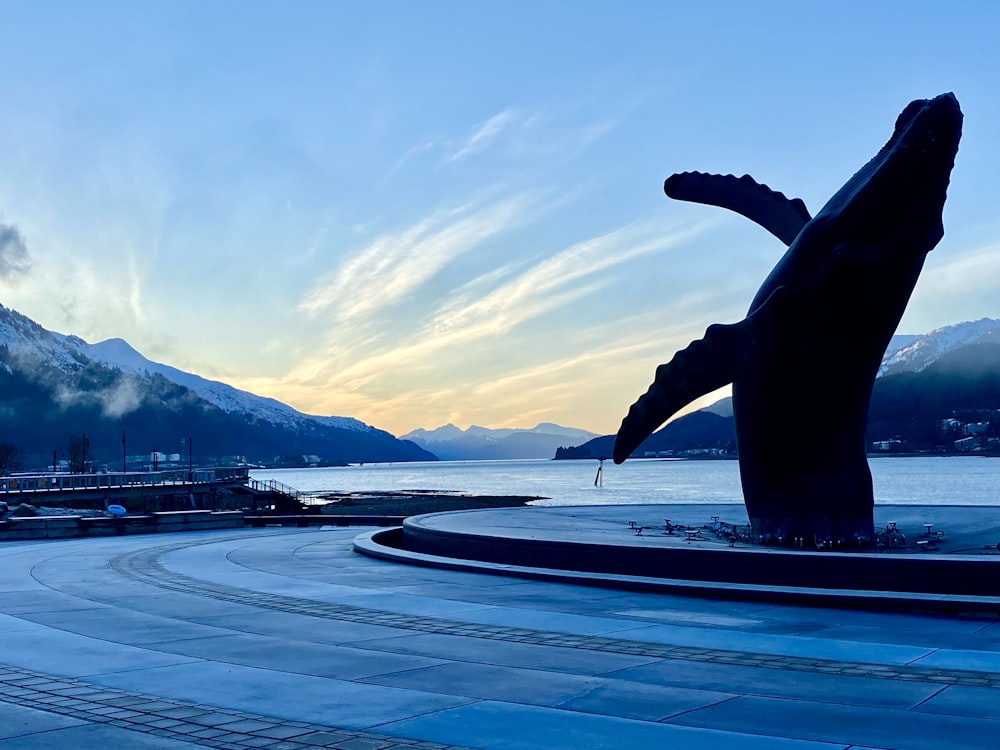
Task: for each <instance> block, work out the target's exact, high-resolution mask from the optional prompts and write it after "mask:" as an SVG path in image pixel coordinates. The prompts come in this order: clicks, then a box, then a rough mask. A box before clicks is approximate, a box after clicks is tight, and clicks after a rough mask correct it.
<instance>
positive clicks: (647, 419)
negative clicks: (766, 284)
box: [612, 287, 787, 464]
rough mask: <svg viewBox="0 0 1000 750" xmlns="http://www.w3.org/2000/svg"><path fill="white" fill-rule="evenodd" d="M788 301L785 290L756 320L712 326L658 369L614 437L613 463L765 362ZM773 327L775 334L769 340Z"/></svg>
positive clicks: (760, 309)
mask: <svg viewBox="0 0 1000 750" xmlns="http://www.w3.org/2000/svg"><path fill="white" fill-rule="evenodd" d="M786 296H787V295H786V291H785V287H779V288H778V289H776V290H775V291H774V292H773V293H772V294H771V296H770V297H768V298H767V300H765V302H764V304H762V305H761V306H760V307H758V308H757V309H756V310H754V312H753V314H752V315H749V316H748V317H746V318H744V319H743V320H741V321H740V322H739V323H733V324H730V325H722V324H718V323H717V324H715V325H710V326H709V327H708V329H707V330H706V331H705V335H704V337H703V338H700V339H698V340H697V341H692V342H691V343H690V344H688V345H687V347H686V348H684V349H682V350H680V351H679V352H677V353H676V354H675V355H674V356H673V358H672V359H671V360H670V361H669V362H667V363H666V364H663V365H660V366H659V367H657V368H656V376H655V378H654V379H653V384H652V385H651V386H649V389H648V390H647V391H646V392H645V393H644V394H643V395H642V396H640V397H639V399H638V400H637V401H636V402H635V403H634V404H632V406H631V407H630V408H629V410H628V414H627V415H626V416H625V419H623V420H622V424H621V427H620V428H619V429H618V434H617V436H616V437H615V447H614V453H613V455H612V457H613V458H614V462H615V463H616V464H620V463H622V462H624V461H625V459H627V458H628V457H629V456H631V455H632V453H633V451H635V449H636V448H638V447H639V445H640V443H642V441H643V440H645V439H646V438H648V437H649V436H650V435H652V434H653V432H654V431H655V430H656V429H657V428H658V427H659V426H660V425H661V424H663V423H664V422H666V421H667V420H668V419H670V417H672V416H673V415H674V414H675V413H676V412H677V411H678V410H679V409H681V408H683V407H684V406H686V405H687V404H689V403H691V402H692V401H694V400H695V399H696V398H698V397H699V396H704V395H705V394H706V393H711V392H712V391H714V390H715V389H717V388H721V387H722V386H724V385H727V384H728V383H732V382H733V381H734V380H739V379H740V378H741V377H742V376H743V375H744V373H746V371H747V369H748V368H749V367H750V363H751V362H752V361H755V360H756V361H761V360H762V359H766V351H763V349H766V348H767V346H768V342H769V341H771V340H773V339H774V333H773V325H774V322H775V318H780V316H781V310H782V308H783V307H785V305H784V303H783V300H784V299H785V298H786ZM769 326H771V327H772V333H771V334H770V335H768V336H766V337H765V335H764V333H765V331H767V330H768V327H769Z"/></svg>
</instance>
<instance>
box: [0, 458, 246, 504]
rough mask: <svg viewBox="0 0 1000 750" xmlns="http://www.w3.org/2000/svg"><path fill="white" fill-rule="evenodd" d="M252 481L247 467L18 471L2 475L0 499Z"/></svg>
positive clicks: (0, 478) (0, 479)
mask: <svg viewBox="0 0 1000 750" xmlns="http://www.w3.org/2000/svg"><path fill="white" fill-rule="evenodd" d="M251 481H256V480H251V479H250V470H249V469H247V468H244V467H239V466H234V467H224V468H215V469H193V470H188V469H168V470H166V471H126V472H121V471H119V472H103V473H99V474H59V473H56V474H16V475H14V476H6V477H0V498H2V497H3V496H4V495H11V494H18V495H21V494H23V493H26V492H27V493H36V492H37V493H45V492H71V491H73V490H102V489H123V488H127V487H158V486H170V485H177V486H180V485H204V484H217V483H227V482H232V483H241V484H246V483H248V482H251Z"/></svg>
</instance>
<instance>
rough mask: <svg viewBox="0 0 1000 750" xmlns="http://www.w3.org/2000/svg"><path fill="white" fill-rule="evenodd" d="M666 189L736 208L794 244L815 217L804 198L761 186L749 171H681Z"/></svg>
mask: <svg viewBox="0 0 1000 750" xmlns="http://www.w3.org/2000/svg"><path fill="white" fill-rule="evenodd" d="M663 192H665V193H666V194H667V196H668V197H670V198H673V199H674V200H679V201H690V202H692V203H704V204H706V205H709V206H719V207H720V208H727V209H729V210H730V211H735V212H736V213H738V214H740V215H741V216H745V217H746V218H748V219H750V221H752V222H754V223H755V224H759V225H760V226H762V227H763V228H764V229H766V230H767V231H768V232H770V233H771V234H773V235H774V236H775V237H777V238H778V239H779V240H781V241H782V242H784V243H785V245H786V246H787V245H791V244H792V243H793V242H794V241H795V238H796V237H798V236H799V232H801V231H802V227H804V226H805V225H806V224H807V223H809V221H810V220H811V219H812V217H811V216H810V215H809V209H807V208H806V204H805V203H803V202H802V199H801V198H792V199H790V198H787V197H785V194H784V193H779V192H777V191H776V190H771V188H769V187H768V186H767V185H761V184H760V183H759V182H757V181H756V180H754V178H753V177H751V176H750V175H748V174H745V175H743V176H742V177H734V176H733V175H731V174H727V175H720V174H705V173H704V172H681V173H679V174H675V175H671V176H670V177H668V178H667V180H666V182H664V183H663Z"/></svg>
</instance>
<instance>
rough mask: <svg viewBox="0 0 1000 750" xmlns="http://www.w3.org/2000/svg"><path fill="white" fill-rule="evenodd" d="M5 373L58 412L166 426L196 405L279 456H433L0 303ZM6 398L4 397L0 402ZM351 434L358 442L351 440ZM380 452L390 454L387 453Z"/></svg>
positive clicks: (344, 420) (367, 428) (0, 360)
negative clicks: (141, 417) (94, 411)
mask: <svg viewBox="0 0 1000 750" xmlns="http://www.w3.org/2000/svg"><path fill="white" fill-rule="evenodd" d="M0 374H6V375H7V376H10V377H11V378H15V377H17V378H19V380H18V381H17V383H14V382H13V381H12V383H11V384H8V388H9V389H13V390H16V388H14V386H16V385H18V384H20V386H23V388H27V389H29V390H30V389H31V388H33V389H34V390H33V391H32V393H33V398H34V399H35V400H36V401H37V400H39V399H51V401H52V403H53V404H54V405H55V406H56V407H58V408H60V409H66V408H68V407H72V406H76V407H84V406H90V407H95V408H96V407H99V416H100V418H102V419H111V420H114V419H117V420H123V419H127V418H128V416H129V415H130V414H132V413H133V412H135V411H137V410H139V409H145V410H146V412H148V411H149V410H153V411H154V412H155V411H156V410H157V408H159V411H160V412H161V416H160V417H158V419H161V420H162V419H165V418H166V417H164V416H163V413H167V412H172V413H176V412H178V411H179V410H180V409H182V408H183V409H188V410H189V411H190V409H192V408H193V405H194V404H196V403H197V405H198V406H197V410H198V412H199V413H202V414H205V413H208V412H212V413H213V415H214V416H213V417H212V419H213V420H214V422H213V424H214V425H215V427H214V428H213V429H214V430H215V431H216V432H218V431H220V430H221V431H224V432H227V433H232V434H233V436H234V437H233V442H238V441H236V438H235V435H236V434H237V433H240V431H241V430H246V429H247V428H248V427H252V429H253V430H256V431H257V432H258V437H260V439H255V440H251V441H250V442H256V443H261V442H262V441H263V437H266V438H267V440H266V441H263V442H267V443H268V444H269V445H273V446H274V450H275V451H276V452H278V453H280V452H287V453H292V454H294V453H297V452H300V450H299V449H304V448H306V447H309V446H312V450H308V451H306V450H302V451H301V452H304V453H305V452H307V453H310V454H316V455H320V456H324V455H326V456H327V457H329V458H331V459H332V458H334V456H333V455H331V451H333V450H334V448H333V446H334V444H335V445H336V450H337V451H338V452H337V454H336V456H335V457H336V458H337V459H343V460H348V461H350V460H363V461H377V460H392V461H405V460H428V459H433V458H434V457H433V456H432V455H429V454H428V453H426V452H425V451H423V450H422V449H419V448H418V447H417V446H414V445H412V444H410V443H404V442H401V441H399V440H397V439H396V438H394V437H392V436H391V435H389V433H386V432H384V431H383V430H379V429H377V428H375V427H372V426H371V425H367V424H365V423H364V422H361V421H359V420H357V419H353V418H351V417H336V416H314V415H310V414H304V413H302V412H300V411H298V410H296V409H293V408H292V407H290V406H288V405H287V404H283V403H281V402H280V401H277V400H275V399H272V398H265V397H263V396H257V395H255V394H252V393H248V392H246V391H241V390H239V389H237V388H234V387H233V386H230V385H227V384H225V383H221V382H219V381H214V380H208V379H207V378H203V377H201V376H199V375H194V374H192V373H189V372H184V371H183V370H179V369H177V368H175V367H171V366H169V365H165V364H162V363H159V362H153V361H152V360H150V359H147V358H146V357H144V356H143V355H142V354H140V353H139V352H138V351H136V350H135V349H134V348H132V346H130V345H129V344H128V343H127V342H125V341H124V340H122V339H117V338H116V339H108V340H107V341H102V342H99V343H96V344H90V343H87V342H86V341H84V340H83V339H81V338H79V337H77V336H71V335H65V334H61V333H55V332H52V331H48V330H46V329H45V328H43V327H42V326H40V325H38V324H37V323H35V322H34V321H32V320H31V319H29V318H27V317H25V316H24V315H21V314H20V313H18V312H15V311H13V310H10V309H8V308H6V307H4V306H3V305H0ZM29 386H30V388H29ZM185 394H186V395H185ZM8 396H9V394H6V393H0V402H2V401H5V400H6V398H5V397H8ZM179 404H183V406H181V405H179ZM21 406H22V407H24V408H27V407H26V405H24V404H22V405H21ZM37 406H38V405H37V404H34V407H37ZM0 407H5V408H0V415H4V416H6V413H11V414H14V416H15V417H16V411H17V410H16V409H14V408H13V407H12V406H9V405H8V406H5V404H2V403H0ZM34 407H33V408H34ZM22 411H23V408H22ZM191 418H192V417H189V419H188V421H190V419H191ZM148 419H149V414H146V420H147V421H148ZM227 419H228V421H226V420H227ZM3 426H4V425H2V424H0V427H3ZM352 434H353V435H354V436H355V437H354V438H351V437H350V435H352ZM282 435H284V438H283V437H282ZM261 436H263V437H261ZM283 441H284V442H287V443H288V444H289V445H288V449H287V451H285V450H283V447H284V446H283ZM352 441H353V442H354V443H355V444H356V445H355V447H358V446H361V445H362V444H363V445H364V449H363V450H360V449H359V450H354V449H352V448H351V446H350V444H351V443H352ZM379 446H381V447H382V448H384V449H385V450H384V451H382V453H380V448H379ZM267 458H270V457H267Z"/></svg>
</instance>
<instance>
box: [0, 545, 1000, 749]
mask: <svg viewBox="0 0 1000 750" xmlns="http://www.w3.org/2000/svg"><path fill="white" fill-rule="evenodd" d="M360 531H362V530H361V529H345V528H335V529H322V530H309V529H280V530H277V529H259V530H245V531H237V532H234V531H220V532H206V533H192V534H184V535H174V536H166V537H165V536H141V537H139V536H136V537H123V538H115V539H109V538H104V539H82V540H78V541H66V542H42V543H7V544H5V545H3V546H2V547H0V716H2V717H3V718H2V721H0V750H11V749H12V748H63V747H96V746H99V745H101V744H102V743H103V744H104V745H105V746H108V747H135V748H144V747H150V748H190V747H195V746H197V747H216V748H252V747H265V748H283V749H286V750H292V749H303V748H311V747H334V748H341V749H342V750H382V749H383V748H428V749H430V748H444V747H468V748H504V749H506V748H511V749H514V748H542V747H544V748H557V749H558V748H574V749H576V748H579V747H587V748H588V749H592V748H631V747H647V746H648V747H684V748H803V749H804V748H848V747H857V748H862V747H864V748H914V749H916V748H928V749H929V748H935V749H936V748H941V747H949V748H990V749H991V750H992V748H995V747H996V746H997V742H998V737H1000V622H998V621H995V620H975V619H946V618H928V617H921V616H918V615H904V614H896V615H891V614H875V613H866V612H857V611H847V610H833V609H820V608H801V607H792V606H778V605H768V604H760V603H735V602H725V601H710V600H701V599H695V598H685V597H679V596H672V595H667V594H650V593H630V592H622V591H612V590H604V589H596V588H587V587H581V586H575V585H570V584H562V583H549V582H540V581H522V580H517V579H512V578H497V577H492V576H488V575H483V574H478V573H467V572H458V571H448V570H433V569H427V568H411V567H407V566H401V565H398V564H394V563H390V562H385V561H381V560H375V559H370V558H365V557H362V556H359V555H356V554H354V553H353V552H352V551H351V541H352V539H353V537H354V536H356V535H357V534H358V533H359V532H360Z"/></svg>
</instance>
